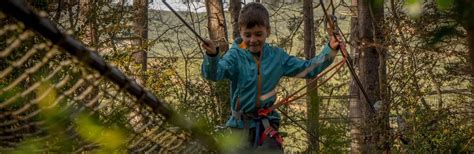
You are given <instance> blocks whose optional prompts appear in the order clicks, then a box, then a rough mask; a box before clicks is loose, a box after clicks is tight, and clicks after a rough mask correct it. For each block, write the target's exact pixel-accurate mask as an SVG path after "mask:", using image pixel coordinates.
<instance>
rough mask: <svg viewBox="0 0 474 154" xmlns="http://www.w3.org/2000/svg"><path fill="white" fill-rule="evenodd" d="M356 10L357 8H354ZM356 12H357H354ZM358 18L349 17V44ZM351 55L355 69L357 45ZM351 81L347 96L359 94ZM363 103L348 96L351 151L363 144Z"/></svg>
mask: <svg viewBox="0 0 474 154" xmlns="http://www.w3.org/2000/svg"><path fill="white" fill-rule="evenodd" d="M352 7H353V8H357V0H352ZM354 11H357V10H354ZM355 13H357V12H355ZM357 21H358V18H357V16H354V17H352V18H351V36H350V41H351V44H357V41H356V40H357V39H358V22H357ZM351 53H352V54H351V55H355V56H353V58H354V59H353V61H352V62H353V63H354V64H352V65H353V66H354V67H355V68H354V69H356V70H357V68H358V67H357V66H358V61H359V56H358V54H359V51H358V49H357V47H355V46H351ZM351 79H352V80H351V83H350V87H349V96H359V88H358V87H357V85H356V83H355V81H354V79H353V78H351ZM364 107H365V106H364V104H362V102H361V101H359V99H358V98H357V99H356V98H350V101H349V119H350V124H349V125H350V135H351V146H350V147H351V150H350V152H351V153H362V147H363V146H364V138H363V134H362V133H363V132H362V130H363V128H362V126H363V119H362V118H359V117H363V113H364V112H363V111H364V110H365V109H364Z"/></svg>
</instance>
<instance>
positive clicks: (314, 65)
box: [283, 36, 339, 78]
mask: <svg viewBox="0 0 474 154" xmlns="http://www.w3.org/2000/svg"><path fill="white" fill-rule="evenodd" d="M338 48H339V43H338V42H337V40H336V39H335V38H334V36H331V39H330V41H329V42H328V43H327V44H326V45H325V46H324V48H323V50H322V51H321V53H320V54H319V55H317V56H315V57H314V58H312V59H310V60H301V59H299V58H296V57H294V56H289V55H287V54H286V53H285V56H286V57H284V59H283V62H284V64H283V69H284V70H285V71H284V73H283V75H284V76H290V77H298V78H313V77H315V76H316V75H318V74H319V73H321V72H322V71H323V70H324V69H326V68H327V67H328V66H329V65H331V64H332V62H333V61H334V57H335V56H336V55H337V52H338Z"/></svg>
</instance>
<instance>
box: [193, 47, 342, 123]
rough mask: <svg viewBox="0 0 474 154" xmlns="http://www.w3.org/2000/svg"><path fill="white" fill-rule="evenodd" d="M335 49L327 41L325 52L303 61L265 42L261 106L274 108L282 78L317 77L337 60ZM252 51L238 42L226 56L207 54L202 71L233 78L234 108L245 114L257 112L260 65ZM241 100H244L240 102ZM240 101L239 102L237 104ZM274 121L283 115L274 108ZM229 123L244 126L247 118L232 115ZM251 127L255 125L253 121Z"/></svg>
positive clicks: (210, 77)
mask: <svg viewBox="0 0 474 154" xmlns="http://www.w3.org/2000/svg"><path fill="white" fill-rule="evenodd" d="M330 51H331V48H330V47H329V46H328V45H327V44H326V46H325V47H324V49H323V51H322V52H321V53H320V54H319V55H318V56H316V57H314V58H313V59H311V60H302V59H299V58H297V57H294V56H290V55H288V54H287V53H286V52H285V50H283V49H282V48H279V47H275V46H271V45H269V44H265V45H264V47H263V53H262V55H261V57H260V73H261V77H260V78H261V96H260V107H264V108H265V107H270V106H272V105H273V103H274V102H275V100H276V94H275V93H276V92H275V91H276V90H275V87H276V86H277V85H278V82H279V81H280V78H282V77H283V76H287V77H300V78H313V77H315V76H316V75H318V74H319V73H320V72H322V71H323V70H324V69H325V68H327V67H328V66H329V65H331V63H332V62H333V60H334V59H333V58H331V56H330V55H329V54H330ZM256 60H257V59H255V58H254V56H253V55H252V53H250V52H249V51H246V50H245V49H242V48H239V45H238V44H237V43H236V42H234V44H233V45H232V47H231V48H230V49H229V50H228V51H227V53H226V54H225V55H224V56H223V57H219V56H215V57H210V56H208V55H205V56H204V61H203V63H202V68H201V73H202V76H203V77H204V78H206V79H207V80H212V81H217V80H224V79H228V80H230V81H231V91H230V92H231V100H230V102H231V109H232V110H233V111H237V110H238V109H240V110H239V111H242V112H243V113H244V114H253V113H256V112H257V108H256V102H257V95H258V94H257V91H258V88H257V83H258V68H257V67H258V65H257V61H256ZM238 100H240V103H237V101H238ZM237 104H239V105H237ZM268 118H269V120H270V121H272V122H273V123H277V124H279V121H280V115H279V114H278V113H277V112H275V111H273V112H271V113H270V114H269V116H268ZM226 125H227V126H228V127H233V128H243V121H241V120H236V119H235V118H234V117H233V116H231V117H230V118H229V120H228V121H227V123H226ZM250 127H255V125H254V123H253V121H252V122H251V123H250Z"/></svg>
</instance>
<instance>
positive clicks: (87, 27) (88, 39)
mask: <svg viewBox="0 0 474 154" xmlns="http://www.w3.org/2000/svg"><path fill="white" fill-rule="evenodd" d="M94 5H95V4H94V1H93V0H79V7H80V11H79V17H78V18H79V27H80V28H83V29H82V31H83V32H84V35H82V37H81V39H82V41H83V42H84V43H85V44H86V45H87V46H89V47H97V44H98V40H99V39H98V38H99V37H98V35H97V24H96V20H95V15H94Z"/></svg>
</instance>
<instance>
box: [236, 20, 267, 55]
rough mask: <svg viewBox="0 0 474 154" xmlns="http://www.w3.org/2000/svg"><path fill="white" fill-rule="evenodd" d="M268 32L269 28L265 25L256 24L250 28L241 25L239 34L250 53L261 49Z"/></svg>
mask: <svg viewBox="0 0 474 154" xmlns="http://www.w3.org/2000/svg"><path fill="white" fill-rule="evenodd" d="M269 34H270V32H269V28H266V27H265V26H258V25H257V26H254V27H252V28H247V27H245V26H241V28H240V36H241V37H242V40H243V43H245V45H247V48H248V49H249V50H250V52H252V53H258V52H260V51H262V49H263V45H264V44H265V39H266V38H267V36H268V35H269Z"/></svg>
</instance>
